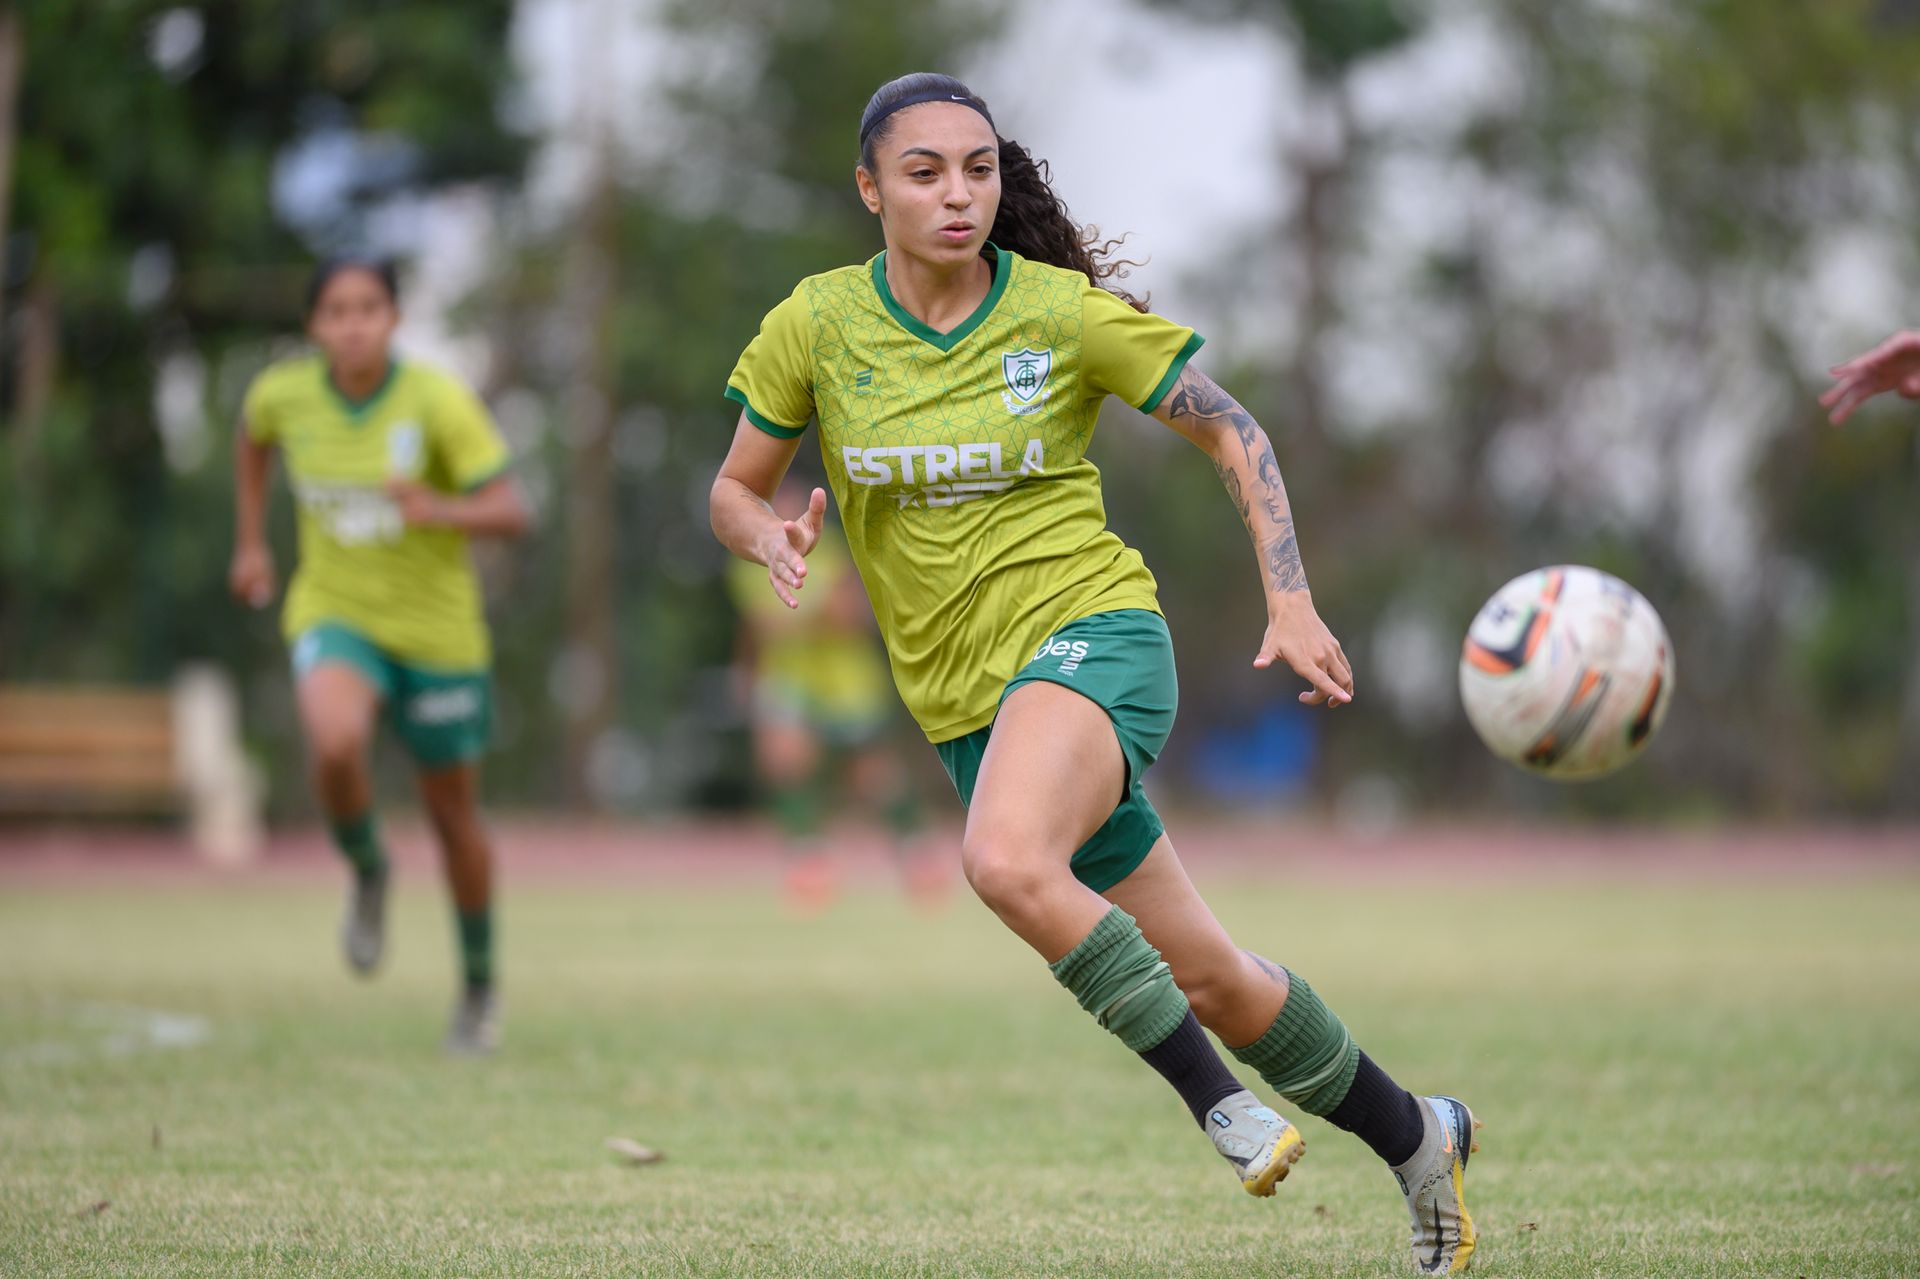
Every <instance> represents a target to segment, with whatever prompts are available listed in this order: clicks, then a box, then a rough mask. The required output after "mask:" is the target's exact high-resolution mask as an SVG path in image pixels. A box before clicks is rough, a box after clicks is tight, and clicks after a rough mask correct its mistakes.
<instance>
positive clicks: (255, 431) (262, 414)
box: [240, 369, 281, 444]
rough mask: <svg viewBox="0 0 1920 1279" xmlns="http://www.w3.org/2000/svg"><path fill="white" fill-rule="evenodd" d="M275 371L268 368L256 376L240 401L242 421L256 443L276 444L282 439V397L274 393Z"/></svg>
mask: <svg viewBox="0 0 1920 1279" xmlns="http://www.w3.org/2000/svg"><path fill="white" fill-rule="evenodd" d="M273 373H274V371H273V370H272V369H267V370H265V371H264V372H262V373H261V374H259V375H258V376H257V377H255V378H254V379H253V382H252V383H251V384H250V385H249V386H248V387H247V395H246V398H245V399H244V400H242V401H241V402H240V421H241V422H242V423H243V424H244V425H245V426H246V428H247V435H248V437H249V438H250V439H252V440H253V442H254V443H255V444H275V443H278V442H279V439H280V428H281V422H280V397H279V396H278V395H276V394H274V389H273V388H274V383H275V381H276V380H277V379H276V378H275V377H274V375H273Z"/></svg>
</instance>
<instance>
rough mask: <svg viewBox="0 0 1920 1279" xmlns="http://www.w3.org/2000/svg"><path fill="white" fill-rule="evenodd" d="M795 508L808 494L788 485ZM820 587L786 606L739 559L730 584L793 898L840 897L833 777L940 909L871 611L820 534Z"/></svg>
mask: <svg viewBox="0 0 1920 1279" xmlns="http://www.w3.org/2000/svg"><path fill="white" fill-rule="evenodd" d="M782 493H783V495H784V498H785V500H786V502H787V503H788V504H789V505H791V506H795V507H797V506H799V505H800V504H801V503H803V502H805V501H806V490H805V489H804V488H802V487H800V486H799V485H798V484H797V483H794V482H792V481H789V482H788V483H787V484H785V485H783V486H782ZM807 564H808V568H809V571H810V573H811V574H812V577H811V581H812V585H813V590H812V591H811V592H809V594H808V597H807V599H805V600H804V601H802V606H801V607H800V608H799V609H789V608H787V607H786V606H785V605H784V604H782V603H781V602H780V600H779V599H778V598H776V597H775V596H774V595H773V593H772V592H771V591H769V590H768V589H767V575H766V572H765V570H764V569H762V568H761V567H760V566H759V565H756V564H753V563H750V562H748V561H746V560H735V561H734V562H733V564H732V566H731V568H730V569H729V570H728V573H727V588H728V591H729V593H730V594H731V595H732V597H733V602H734V607H735V608H736V609H738V611H739V613H740V646H739V651H738V659H737V664H738V667H739V669H740V670H741V672H742V674H743V676H744V680H743V682H744V683H745V684H746V685H747V689H746V704H747V713H748V718H749V720H750V721H751V723H752V726H753V760H754V769H755V771H756V772H757V774H758V775H759V780H760V783H761V785H762V786H763V787H764V788H765V790H766V792H767V798H769V799H770V800H771V802H772V807H773V813H774V817H775V820H776V821H777V822H778V823H779V826H780V830H781V833H782V834H783V835H784V836H785V837H786V839H787V841H788V844H789V847H790V849H791V857H790V860H789V863H788V867H787V875H786V891H787V897H788V900H790V901H791V902H792V903H793V904H794V905H795V906H796V907H798V908H799V909H801V910H803V911H815V910H819V909H821V908H822V907H824V906H825V905H826V904H827V903H828V902H830V901H831V900H832V899H833V896H834V893H835V892H836V890H837V889H838V886H839V878H840V866H839V861H838V858H837V857H836V856H835V855H834V851H833V849H832V847H831V846H830V845H828V844H826V843H825V842H824V841H823V840H822V838H821V837H822V834H823V832H824V828H825V825H826V818H827V814H828V812H829V811H830V808H831V806H832V804H833V801H834V798H835V792H836V790H837V789H838V787H836V781H838V780H840V779H841V778H844V781H845V787H846V789H847V790H848V791H850V792H851V794H852V796H853V797H854V798H855V799H857V800H858V801H859V802H860V803H861V804H862V806H863V807H865V808H867V809H868V810H869V811H871V812H872V813H873V814H875V815H876V816H878V817H879V818H880V819H881V820H882V821H883V822H884V823H885V825H886V827H887V829H888V831H889V832H890V833H891V834H892V836H893V840H894V848H895V852H896V854H897V855H898V859H899V864H900V870H901V873H902V875H903V876H904V877H905V880H906V885H907V889H908V891H909V892H910V893H911V894H912V895H913V897H914V898H915V900H917V901H920V902H922V903H925V904H931V903H934V902H936V901H938V900H939V899H940V897H941V896H942V895H943V894H944V892H945V889H946V884H947V877H946V873H945V871H944V869H943V867H942V866H941V865H940V863H939V861H938V859H937V858H936V857H935V856H933V855H932V854H931V853H929V852H927V851H926V850H924V849H922V848H920V847H918V841H917V840H916V838H915V837H916V836H917V835H918V833H919V830H920V811H919V803H918V801H917V797H916V796H915V794H914V790H913V782H912V779H911V777H910V776H909V775H908V771H907V769H906V767H905V765H904V764H903V763H902V762H901V760H900V757H899V753H898V751H897V750H895V749H894V743H893V741H892V740H891V738H892V728H893V708H894V705H895V702H894V692H893V680H892V678H891V676H889V674H888V673H887V662H886V655H885V653H884V652H883V651H882V650H881V648H880V642H879V638H878V637H877V636H876V634H875V633H874V629H873V610H872V608H871V606H869V605H868V603H867V595H866V591H865V590H863V589H862V588H861V585H860V578H859V575H858V574H856V573H855V572H854V568H853V560H852V559H851V557H849V555H848V554H847V545H846V542H845V540H844V539H842V538H841V536H840V535H839V534H838V533H837V532H834V531H833V530H832V529H823V530H822V532H821V537H820V541H819V543H818V544H817V545H816V546H815V547H814V549H813V552H812V554H810V555H809V556H808V557H807Z"/></svg>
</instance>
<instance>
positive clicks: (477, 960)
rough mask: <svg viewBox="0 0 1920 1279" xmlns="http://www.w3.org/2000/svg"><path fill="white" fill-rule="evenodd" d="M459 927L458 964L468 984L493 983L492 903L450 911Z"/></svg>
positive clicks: (484, 984) (481, 984)
mask: <svg viewBox="0 0 1920 1279" xmlns="http://www.w3.org/2000/svg"><path fill="white" fill-rule="evenodd" d="M454 920H455V922H456V923H457V924H458V925H459V929H460V968H461V971H462V972H463V973H464V974H465V976H466V979H467V985H468V986H491V985H493V907H492V906H491V905H487V906H482V907H481V908H480V909H479V910H459V909H456V910H455V911H454Z"/></svg>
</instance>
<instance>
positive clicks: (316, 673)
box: [295, 662, 380, 768]
mask: <svg viewBox="0 0 1920 1279" xmlns="http://www.w3.org/2000/svg"><path fill="white" fill-rule="evenodd" d="M295 699H296V701H297V702H298V703H299V707H300V729H301V733H302V735H303V736H305V738H306V741H307V749H308V751H309V752H310V753H311V754H312V756H313V759H314V762H315V764H317V765H318V766H320V767H322V768H338V767H342V766H345V765H349V764H351V763H353V762H355V761H364V760H365V759H366V756H367V751H368V750H369V749H370V748H371V747H372V745H373V734H374V726H375V724H376V722H377V720H378V717H379V714H380V693H379V690H377V689H376V688H374V686H373V684H372V682H371V681H369V680H368V679H367V677H366V676H365V675H363V674H361V673H360V672H359V671H358V670H356V669H354V667H352V666H350V665H348V664H347V663H345V662H322V663H321V664H320V665H318V666H316V667H314V668H313V669H312V670H310V671H308V672H306V673H305V674H304V675H302V676H301V677H300V679H299V683H298V685H297V686H296V688H295Z"/></svg>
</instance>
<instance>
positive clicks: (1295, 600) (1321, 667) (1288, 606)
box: [1253, 591, 1353, 706]
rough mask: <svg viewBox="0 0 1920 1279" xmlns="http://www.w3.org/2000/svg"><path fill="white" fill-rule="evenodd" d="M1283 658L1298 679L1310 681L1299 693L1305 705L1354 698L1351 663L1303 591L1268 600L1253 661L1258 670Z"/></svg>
mask: <svg viewBox="0 0 1920 1279" xmlns="http://www.w3.org/2000/svg"><path fill="white" fill-rule="evenodd" d="M1276 658H1278V659H1279V660H1281V661H1284V662H1285V663H1286V664H1287V665H1288V666H1291V667H1292V668H1293V669H1294V673H1295V674H1297V675H1299V676H1300V678H1301V679H1303V680H1305V681H1307V683H1309V684H1311V685H1313V687H1312V688H1311V689H1309V690H1308V691H1306V692H1304V693H1302V694H1300V701H1301V703H1302V704H1303V705H1306V706H1344V705H1345V704H1346V703H1348V702H1350V701H1352V700H1353V667H1352V666H1351V665H1349V664H1348V662H1347V655H1346V653H1345V652H1344V651H1342V649H1341V648H1340V641H1339V640H1337V639H1335V638H1334V637H1333V632H1332V631H1330V630H1328V629H1327V624H1326V623H1325V622H1323V621H1321V620H1320V615H1319V614H1318V613H1316V612H1314V611H1313V597H1312V596H1310V595H1308V594H1307V593H1306V592H1305V591H1297V592H1294V593H1292V594H1289V595H1282V596H1276V597H1272V598H1270V599H1269V600H1268V602H1267V634H1266V637H1265V638H1264V639H1262V640H1261V641H1260V655H1259V656H1258V657H1255V658H1254V659H1253V664H1254V666H1255V667H1257V668H1259V669H1260V670H1265V669H1266V668H1267V667H1269V666H1271V665H1273V663H1274V659H1276Z"/></svg>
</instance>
